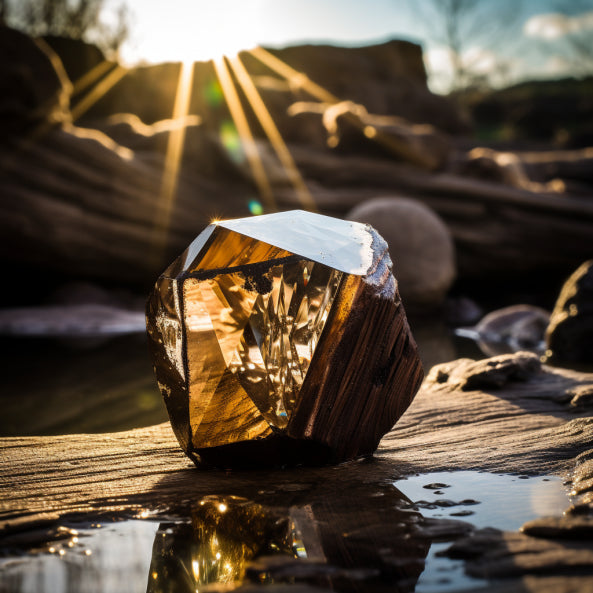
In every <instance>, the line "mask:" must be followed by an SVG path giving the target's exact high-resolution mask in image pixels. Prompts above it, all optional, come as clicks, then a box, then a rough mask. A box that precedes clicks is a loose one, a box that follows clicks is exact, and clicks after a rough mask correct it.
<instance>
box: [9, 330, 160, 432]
mask: <svg viewBox="0 0 593 593" xmlns="http://www.w3.org/2000/svg"><path fill="white" fill-rule="evenodd" d="M0 357H1V359H2V362H3V372H2V383H1V384H0V396H1V397H2V404H3V407H2V415H1V416H0V435H2V436H20V435H48V434H66V433H76V432H111V431H116V430H126V429H131V428H138V427H141V426H150V425H153V424H157V423H159V422H164V421H165V420H166V419H167V413H166V410H165V407H164V405H163V402H162V397H161V395H160V393H159V391H158V389H157V386H156V383H155V380H154V374H153V372H152V367H151V364H150V359H149V357H148V351H147V346H146V338H145V336H144V335H130V336H122V337H119V338H116V339H113V340H110V341H108V342H105V343H102V344H100V345H98V346H96V347H94V348H89V347H84V348H83V347H78V346H77V345H76V344H74V343H67V344H65V343H62V342H58V341H55V340H50V339H32V338H7V337H2V338H1V339H0Z"/></svg>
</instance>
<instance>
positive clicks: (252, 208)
mask: <svg viewBox="0 0 593 593" xmlns="http://www.w3.org/2000/svg"><path fill="white" fill-rule="evenodd" d="M247 207H248V208H249V212H251V214H253V216H259V215H260V214H263V213H264V207H263V206H262V205H261V204H260V203H259V202H258V201H257V200H250V201H249V203H248V204H247Z"/></svg>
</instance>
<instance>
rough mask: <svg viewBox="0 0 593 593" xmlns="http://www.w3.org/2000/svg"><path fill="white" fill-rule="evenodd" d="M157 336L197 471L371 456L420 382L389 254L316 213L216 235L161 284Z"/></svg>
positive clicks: (229, 225)
mask: <svg viewBox="0 0 593 593" xmlns="http://www.w3.org/2000/svg"><path fill="white" fill-rule="evenodd" d="M147 328H148V334H149V343H150V347H151V351H152V355H153V360H154V367H155V372H156V376H157V380H158V383H159V387H160V389H161V392H162V394H163V396H164V399H165V403H166V405H167V410H168V412H169V416H170V419H171V424H172V426H173V429H174V431H175V434H176V436H177V438H178V440H179V442H180V444H181V446H182V448H183V449H184V451H185V452H186V453H187V454H188V455H189V456H190V458H192V459H193V460H194V461H196V463H199V462H200V461H204V460H205V461H209V462H212V463H215V464H221V465H227V466H232V465H244V464H248V465H265V464H268V463H294V462H301V461H313V462H315V461H317V462H325V461H331V460H333V461H337V460H341V459H347V458H351V457H356V456H358V455H362V454H370V453H372V452H373V451H374V450H375V448H376V447H377V444H378V442H379V440H380V438H381V437H382V436H383V434H384V433H385V432H387V430H389V429H390V428H391V426H392V425H393V424H394V422H395V421H396V420H397V418H399V416H400V415H401V414H402V413H403V412H404V411H405V409H406V408H407V406H408V405H409V403H410V402H411V400H412V398H413V396H414V394H415V392H416V390H417V389H418V386H419V383H420V381H421V378H422V370H421V365H420V362H419V359H418V355H417V351H416V345H415V343H414V341H413V338H412V337H411V334H410V331H409V327H408V324H407V321H406V318H405V313H404V311H403V307H402V305H401V301H400V299H399V296H398V292H397V286H396V282H395V280H394V278H393V275H392V273H391V260H390V258H389V254H388V251H387V245H386V243H385V241H383V239H382V238H381V237H380V236H379V235H378V234H377V233H376V232H375V231H374V230H373V229H372V228H371V227H369V226H368V225H362V224H359V223H354V222H347V221H343V220H337V219H333V218H330V217H327V216H321V215H318V214H312V213H309V212H302V211H293V212H282V213H278V214H270V215H267V216H258V217H253V218H244V219H237V220H228V221H221V222H215V223H212V224H211V225H210V226H208V227H207V228H206V229H205V230H204V231H203V232H202V233H201V234H200V235H199V236H198V237H197V238H196V239H195V240H194V241H193V243H192V244H191V245H190V246H189V247H188V248H187V250H186V251H185V252H184V253H183V254H182V255H181V256H180V257H179V258H177V260H175V261H174V262H173V263H172V264H171V265H170V266H169V267H168V268H167V270H165V272H163V274H162V275H161V276H160V277H159V279H158V281H157V283H156V285H155V288H154V291H153V292H152V294H151V296H150V298H149V301H148V305H147Z"/></svg>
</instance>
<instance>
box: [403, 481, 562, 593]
mask: <svg viewBox="0 0 593 593" xmlns="http://www.w3.org/2000/svg"><path fill="white" fill-rule="evenodd" d="M395 485H396V486H397V488H399V489H400V490H401V491H402V492H403V493H404V494H405V495H406V496H407V497H408V498H410V500H412V501H413V502H414V503H416V506H417V507H418V508H419V510H420V512H421V513H422V515H423V516H424V517H433V518H443V519H445V518H446V519H459V520H462V521H467V522H469V523H471V524H472V525H474V526H475V527H477V528H483V527H495V528H497V529H501V530H503V531H516V530H517V529H519V528H520V527H521V525H523V524H524V523H525V522H526V521H530V520H531V519H535V518H537V517H545V516H549V515H560V514H562V511H563V510H564V509H565V508H566V507H567V506H568V503H569V498H568V491H567V489H566V487H565V486H564V485H563V484H562V480H561V479H560V478H557V477H555V476H547V477H541V476H540V477H528V476H517V475H512V476H511V475H506V474H490V473H487V472H476V471H460V472H434V473H430V474H421V475H416V476H411V477H409V478H406V479H404V480H398V481H396V482H395ZM451 503H453V504H451ZM448 545H449V544H448V543H438V542H437V543H433V544H432V546H431V548H430V551H429V553H428V557H427V560H426V568H425V569H424V572H423V573H422V574H421V575H420V578H419V580H418V584H417V586H416V591H417V592H418V593H421V592H424V593H441V592H442V593H444V592H446V591H459V590H462V589H471V588H474V587H477V586H478V585H479V584H482V585H485V584H486V581H479V580H478V579H473V578H469V577H467V576H465V574H464V572H463V562H462V561H455V560H451V559H449V558H442V557H439V556H437V554H438V553H439V552H442V551H443V550H445V549H446V548H447V547H448Z"/></svg>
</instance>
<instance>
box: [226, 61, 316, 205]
mask: <svg viewBox="0 0 593 593" xmlns="http://www.w3.org/2000/svg"><path fill="white" fill-rule="evenodd" d="M229 63H230V65H231V68H232V70H233V72H234V73H235V76H236V77H237V80H238V81H239V84H240V85H241V88H242V89H243V92H244V93H245V96H246V97H247V100H248V101H249V103H250V105H251V107H252V109H253V111H254V113H255V115H256V116H257V119H258V120H259V122H260V124H261V126H262V128H263V130H264V132H265V134H266V136H267V137H268V139H269V140H270V143H271V145H272V147H273V148H274V150H275V151H276V154H277V155H278V158H279V159H280V162H281V163H282V166H283V167H284V169H285V170H286V173H287V175H288V178H289V179H290V181H291V183H292V184H293V186H294V188H295V190H296V192H297V196H298V199H299V201H300V202H301V204H302V205H303V207H304V208H305V209H307V210H312V211H317V206H316V204H315V201H314V200H313V197H312V196H311V192H309V189H308V187H307V185H306V184H305V181H304V179H303V177H302V175H301V174H300V172H299V170H298V168H297V166H296V163H295V162H294V159H293V158H292V155H291V154H290V151H289V150H288V147H287V146H286V143H285V142H284V139H283V138H282V135H281V134H280V131H279V130H278V127H277V126H276V124H275V123H274V120H273V119H272V116H271V115H270V112H269V111H268V109H267V107H266V106H265V104H264V102H263V100H262V98H261V96H260V94H259V93H258V91H257V89H256V88H255V84H254V83H253V81H252V80H251V77H250V76H249V73H248V72H247V70H246V69H245V66H244V65H243V63H242V62H241V59H240V58H239V56H238V55H237V56H235V57H234V58H229Z"/></svg>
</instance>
